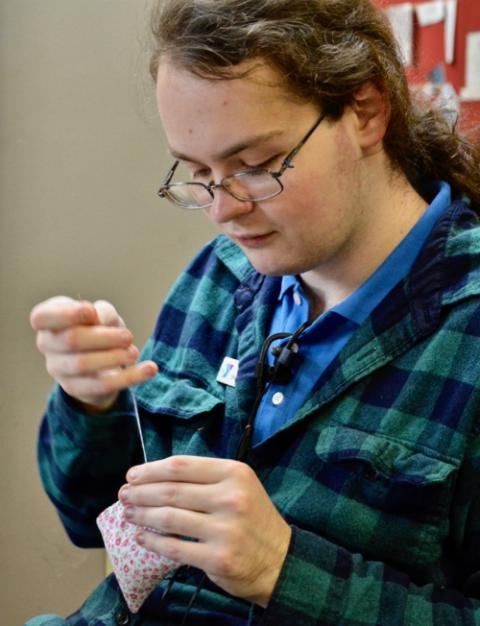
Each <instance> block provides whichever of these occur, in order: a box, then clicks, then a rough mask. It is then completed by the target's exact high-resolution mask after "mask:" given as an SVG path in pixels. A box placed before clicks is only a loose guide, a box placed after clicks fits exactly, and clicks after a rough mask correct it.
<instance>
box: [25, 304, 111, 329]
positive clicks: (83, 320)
mask: <svg viewBox="0 0 480 626" xmlns="http://www.w3.org/2000/svg"><path fill="white" fill-rule="evenodd" d="M98 321H99V320H98V314H97V311H96V309H95V307H94V306H93V304H92V303H91V302H86V301H79V300H73V299H72V298H68V297H66V296H56V297H55V298H50V299H49V300H46V301H45V302H42V303H40V304H37V305H36V306H35V307H34V308H33V309H32V311H31V313H30V324H31V326H32V328H33V329H34V330H60V329H62V328H68V327H70V326H78V325H84V324H96V323H98Z"/></svg>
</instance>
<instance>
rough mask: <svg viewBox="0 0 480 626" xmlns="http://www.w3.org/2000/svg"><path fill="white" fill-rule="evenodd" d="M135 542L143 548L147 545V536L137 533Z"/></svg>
mask: <svg viewBox="0 0 480 626" xmlns="http://www.w3.org/2000/svg"><path fill="white" fill-rule="evenodd" d="M135 541H136V542H137V543H138V545H139V546H143V544H144V543H145V535H144V534H143V533H137V534H136V535H135Z"/></svg>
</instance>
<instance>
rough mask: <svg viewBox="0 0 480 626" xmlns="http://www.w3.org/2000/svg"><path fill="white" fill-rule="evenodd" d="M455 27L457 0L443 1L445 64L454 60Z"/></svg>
mask: <svg viewBox="0 0 480 626" xmlns="http://www.w3.org/2000/svg"><path fill="white" fill-rule="evenodd" d="M456 27H457V0H445V62H446V63H450V64H451V63H453V61H454V58H455V31H456Z"/></svg>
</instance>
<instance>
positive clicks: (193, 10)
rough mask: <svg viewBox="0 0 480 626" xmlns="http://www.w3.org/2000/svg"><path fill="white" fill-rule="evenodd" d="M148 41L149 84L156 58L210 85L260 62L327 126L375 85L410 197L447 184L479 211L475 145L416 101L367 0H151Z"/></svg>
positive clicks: (388, 143)
mask: <svg viewBox="0 0 480 626" xmlns="http://www.w3.org/2000/svg"><path fill="white" fill-rule="evenodd" d="M152 33H153V38H154V50H153V52H152V56H151V64H150V71H151V74H152V77H153V78H154V79H155V78H156V74H157V70H158V65H159V62H160V59H161V58H162V57H163V56H168V58H169V59H170V60H171V61H172V62H173V63H176V64H178V65H179V66H181V67H184V68H187V69H188V70H189V71H191V72H192V73H194V74H196V75H199V76H202V77H205V78H210V79H215V78H217V79H231V78H237V77H239V73H238V66H239V64H240V63H242V61H246V60H253V59H256V58H258V59H260V60H263V61H266V62H267V63H268V64H270V65H271V66H272V67H273V68H275V69H276V70H277V71H278V73H279V76H281V77H282V79H283V80H284V82H285V86H286V88H287V89H288V90H289V91H290V92H291V94H293V95H294V96H296V97H298V98H302V99H305V100H308V101H312V102H315V103H317V104H318V106H319V108H320V109H321V110H322V111H324V112H325V113H326V114H327V115H328V116H329V117H330V118H331V119H338V118H340V117H341V115H342V113H343V111H344V108H345V107H346V106H348V105H349V104H351V103H352V101H353V97H354V94H355V93H356V92H357V91H358V90H359V89H360V87H362V85H364V84H365V83H366V82H368V81H370V82H372V83H374V84H375V85H376V87H377V88H378V89H379V90H380V91H381V92H382V93H383V94H384V96H385V97H386V98H387V100H388V102H389V105H390V118H389V124H388V128H387V131H386V134H385V137H384V147H385V150H386V153H387V155H388V156H389V158H390V161H391V163H392V165H393V166H394V167H397V168H399V169H400V170H401V171H403V172H404V173H405V175H406V176H407V178H408V180H409V181H410V182H411V184H412V185H413V186H414V187H415V188H416V189H417V190H419V189H420V186H421V182H422V181H423V180H425V179H429V180H445V181H447V182H449V183H450V184H451V185H452V187H453V188H454V190H455V191H456V192H459V193H463V194H465V195H466V196H468V198H470V200H471V202H472V205H473V206H475V207H476V209H477V210H478V209H479V208H480V168H479V161H480V144H479V143H478V142H475V141H474V140H473V139H472V140H468V138H467V137H466V136H462V134H461V133H460V131H459V129H458V125H457V124H456V123H455V124H452V122H451V119H450V118H449V117H448V116H446V115H445V113H444V112H442V111H441V110H437V109H435V108H433V107H432V106H430V107H425V106H420V105H419V104H418V103H416V102H415V101H414V99H413V98H412V94H411V92H410V89H409V87H408V84H407V80H406V76H405V71H404V67H403V63H402V60H401V55H400V52H399V49H398V45H397V42H396V40H395V37H394V35H393V33H392V30H391V28H390V25H389V23H388V21H387V19H386V17H385V15H384V13H383V12H382V11H381V10H380V9H379V8H378V7H376V6H375V5H374V4H373V3H372V2H371V0H158V1H157V3H156V5H155V7H154V10H153V14H152Z"/></svg>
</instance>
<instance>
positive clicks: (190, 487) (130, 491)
mask: <svg viewBox="0 0 480 626" xmlns="http://www.w3.org/2000/svg"><path fill="white" fill-rule="evenodd" d="M215 493H216V492H215V486H213V485H198V484H192V483H180V482H163V483H147V484H144V485H136V486H134V485H124V486H123V487H122V488H121V489H120V491H119V492H118V497H119V499H120V500H121V502H123V503H124V504H125V505H126V506H128V505H134V506H135V505H137V506H143V507H171V508H178V509H188V510H189V511H197V512H199V513H200V512H201V513H207V512H209V511H211V509H212V507H211V505H210V502H211V501H212V499H213V498H214V497H215Z"/></svg>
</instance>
